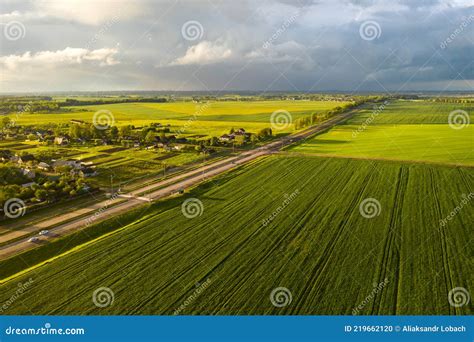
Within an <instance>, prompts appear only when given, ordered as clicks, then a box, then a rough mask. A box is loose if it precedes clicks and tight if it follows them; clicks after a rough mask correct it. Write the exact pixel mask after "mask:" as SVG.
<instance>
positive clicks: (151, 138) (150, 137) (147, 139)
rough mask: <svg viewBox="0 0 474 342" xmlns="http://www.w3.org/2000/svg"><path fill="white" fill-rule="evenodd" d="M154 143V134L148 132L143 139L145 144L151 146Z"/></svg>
mask: <svg viewBox="0 0 474 342" xmlns="http://www.w3.org/2000/svg"><path fill="white" fill-rule="evenodd" d="M154 141H155V134H154V133H153V132H152V131H148V133H147V134H146V137H145V142H146V143H148V144H151V143H153V142H154Z"/></svg>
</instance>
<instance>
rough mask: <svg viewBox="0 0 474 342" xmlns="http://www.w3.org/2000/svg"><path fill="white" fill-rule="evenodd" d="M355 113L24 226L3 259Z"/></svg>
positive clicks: (13, 235)
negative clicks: (40, 232) (35, 238)
mask: <svg viewBox="0 0 474 342" xmlns="http://www.w3.org/2000/svg"><path fill="white" fill-rule="evenodd" d="M354 113H355V110H353V111H351V112H348V113H345V114H341V115H338V116H336V117H334V118H333V119H330V120H328V121H326V122H324V123H323V124H321V125H319V126H316V127H311V128H308V129H306V130H303V131H301V132H298V133H295V134H292V135H289V136H286V137H283V138H280V139H278V140H276V141H274V142H272V143H269V144H267V145H265V146H262V147H258V148H256V149H253V150H249V151H245V152H242V153H241V154H240V155H238V156H235V157H230V158H226V159H223V160H220V161H217V162H215V163H212V164H208V165H205V166H202V167H199V168H197V169H194V170H192V171H189V172H185V173H182V174H180V175H177V176H174V177H171V178H169V179H166V180H164V181H161V182H157V183H155V184H151V185H148V186H145V187H143V188H140V189H136V190H134V191H132V192H130V193H128V194H124V195H125V196H122V197H116V198H112V199H109V200H106V201H101V202H99V203H96V204H94V205H91V206H90V207H87V208H81V209H77V210H74V211H71V212H68V213H64V214H60V215H58V216H55V217H53V218H51V219H48V220H45V221H42V222H40V223H38V224H36V225H32V226H28V227H24V228H22V229H19V230H15V231H12V232H11V233H7V234H4V235H1V236H0V243H4V242H8V241H10V240H12V239H18V240H16V241H14V242H12V243H10V244H5V245H3V246H2V247H0V259H4V258H7V257H10V256H12V255H15V254H18V253H20V252H23V251H25V250H28V249H31V248H34V247H37V246H39V245H41V244H44V243H47V240H50V239H54V238H57V237H60V236H64V235H67V234H70V233H72V232H74V231H77V230H80V229H83V228H85V227H87V226H88V225H90V224H91V223H96V222H99V221H103V220H105V219H107V218H111V217H113V216H115V215H119V214H122V213H124V212H125V211H127V210H130V209H133V208H137V207H139V206H141V205H143V204H144V203H145V202H146V201H144V200H143V197H146V198H147V199H149V200H150V201H153V200H157V199H160V198H164V197H167V196H170V195H172V194H174V193H177V192H178V191H179V190H181V189H186V188H189V187H190V186H193V185H196V184H199V183H201V182H202V181H204V180H206V179H209V178H212V177H215V176H217V175H220V174H222V173H224V172H226V171H229V170H231V169H233V168H235V167H237V166H239V165H242V164H245V163H248V162H250V161H252V160H255V159H257V158H259V157H262V156H265V155H269V154H272V153H274V152H276V151H278V150H280V149H281V148H282V147H285V146H287V145H290V144H292V143H295V142H298V141H300V140H302V139H305V138H307V137H309V136H311V135H313V134H316V133H321V132H323V131H325V130H327V129H329V128H331V127H333V126H334V125H336V124H338V123H341V122H342V121H345V120H347V119H348V118H350V117H351V116H352V115H354ZM136 197H142V198H136ZM86 214H87V215H86ZM65 221H67V223H62V222H65ZM39 229H48V230H49V235H48V236H41V237H39V241H38V242H29V241H28V240H29V239H28V238H24V239H19V238H20V237H21V236H23V235H28V234H31V233H34V232H37V231H38V230H39Z"/></svg>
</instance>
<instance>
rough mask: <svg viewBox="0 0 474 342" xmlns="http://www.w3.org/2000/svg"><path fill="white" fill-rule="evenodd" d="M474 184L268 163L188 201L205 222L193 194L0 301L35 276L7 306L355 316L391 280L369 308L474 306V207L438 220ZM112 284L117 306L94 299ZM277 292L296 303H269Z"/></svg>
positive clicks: (459, 173)
mask: <svg viewBox="0 0 474 342" xmlns="http://www.w3.org/2000/svg"><path fill="white" fill-rule="evenodd" d="M439 189H443V191H439ZM473 189H474V170H473V169H470V168H459V167H451V166H429V165H410V164H407V163H396V162H387V161H376V162H368V161H363V160H350V159H333V158H320V157H309V156H308V157H296V156H290V157H281V156H273V157H268V158H265V159H264V160H261V161H259V162H256V163H253V164H251V165H248V166H246V167H244V168H241V169H238V170H237V171H233V172H231V173H230V174H227V175H224V176H222V177H220V178H218V179H216V180H214V181H213V182H212V186H206V184H204V185H201V186H200V187H198V188H196V189H194V190H192V192H191V193H189V194H187V195H186V196H185V197H184V198H182V201H184V200H185V199H186V197H194V198H198V199H199V200H200V201H202V205H203V210H202V211H201V215H200V216H197V217H194V218H187V217H185V216H184V215H183V214H182V210H181V203H182V201H178V203H177V204H176V205H175V206H174V207H171V208H169V209H167V210H163V205H162V204H160V203H157V204H155V205H154V206H151V207H150V208H149V209H148V210H147V212H146V213H144V214H143V216H142V218H141V219H139V220H137V221H135V222H132V223H131V224H129V225H128V226H126V228H124V229H122V230H120V231H118V232H116V233H115V234H112V235H111V236H109V237H106V238H104V239H101V240H99V241H96V242H93V243H91V244H89V245H86V246H84V247H82V248H78V249H76V250H75V251H73V252H71V253H69V254H67V255H65V256H62V257H60V258H58V259H56V260H54V261H51V262H49V263H47V264H45V265H44V266H41V267H38V268H36V269H34V270H33V271H31V272H28V273H26V274H24V275H22V276H19V277H17V278H15V279H12V280H10V281H8V282H7V283H5V284H3V285H2V286H1V289H0V301H2V302H5V301H7V300H8V298H10V297H11V296H12V295H13V294H14V293H15V291H16V289H17V288H18V283H22V282H26V281H27V280H28V279H29V278H31V279H32V280H33V283H32V285H31V286H30V287H29V288H28V290H27V291H25V292H24V293H23V294H22V297H21V300H18V301H15V302H14V303H12V305H10V307H8V309H7V310H6V311H5V312H4V313H5V314H173V313H174V312H175V310H176V309H177V308H178V307H180V306H181V305H182V304H183V303H185V302H186V303H187V304H186V305H185V307H184V308H183V309H182V310H181V311H180V312H179V313H180V314H351V313H352V310H353V308H355V307H356V306H358V305H360V304H361V303H362V302H364V300H365V299H366V298H367V296H368V295H369V294H371V292H372V291H373V289H374V287H375V286H377V284H380V283H382V282H383V283H384V284H385V285H384V287H383V289H382V290H381V291H380V292H378V293H377V295H376V296H375V297H374V298H373V299H372V300H369V301H367V302H366V303H365V304H364V306H363V308H362V309H360V311H359V312H358V314H361V315H366V314H405V315H412V314H425V315H428V314H429V315H432V314H472V312H473V304H472V302H471V303H469V304H468V305H465V306H463V307H460V308H455V307H452V306H450V305H449V302H448V292H449V291H450V290H451V289H452V288H453V287H455V286H462V287H465V288H472V286H473V285H474V284H473V280H474V279H473V277H472V272H471V271H470V270H471V268H472V255H469V253H465V252H464V251H466V250H467V249H466V248H467V244H468V242H469V239H470V230H469V228H470V225H471V223H472V222H473V220H474V212H473V211H472V210H467V209H466V210H463V211H462V212H460V213H459V214H458V215H456V216H455V217H453V219H452V220H451V221H449V222H448V224H447V225H446V227H441V226H440V220H442V219H443V218H445V217H446V216H447V215H449V213H450V212H451V211H452V210H453V208H454V207H456V206H457V205H458V204H459V202H460V201H461V200H462V194H466V193H469V192H472V191H473ZM366 198H374V199H376V200H377V201H378V202H379V204H380V206H379V208H378V210H377V212H376V213H377V215H375V216H373V217H371V218H368V217H364V216H363V215H362V214H361V211H360V206H361V203H362V201H363V200H364V199H366ZM175 200H178V199H175ZM275 213H277V214H275ZM270 218H271V219H270ZM264 222H265V223H264ZM200 284H206V287H205V288H204V289H203V288H202V287H201V290H202V291H201V292H200V293H199V295H197V296H196V295H194V297H193V299H192V300H189V298H190V296H192V295H193V294H195V293H196V288H197V287H199V286H201V285H200ZM102 286H106V287H109V288H110V289H111V290H112V291H113V292H114V302H113V305H111V306H108V307H106V308H98V307H96V306H95V305H94V304H93V302H92V300H91V296H92V293H93V292H94V290H96V289H97V288H99V287H102ZM277 287H286V288H287V289H288V290H289V291H290V292H291V296H292V301H291V303H289V305H287V306H285V307H275V306H274V305H272V303H271V300H270V295H271V292H272V291H273V289H275V288H277Z"/></svg>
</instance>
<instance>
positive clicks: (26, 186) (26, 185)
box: [21, 182, 36, 188]
mask: <svg viewBox="0 0 474 342" xmlns="http://www.w3.org/2000/svg"><path fill="white" fill-rule="evenodd" d="M33 185H36V182H29V183H25V184H22V185H21V186H22V187H23V188H31V187H32V186H33Z"/></svg>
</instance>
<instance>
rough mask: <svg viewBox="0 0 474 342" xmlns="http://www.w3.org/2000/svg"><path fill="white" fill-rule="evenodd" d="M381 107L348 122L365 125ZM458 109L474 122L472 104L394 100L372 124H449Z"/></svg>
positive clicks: (364, 112)
mask: <svg viewBox="0 0 474 342" xmlns="http://www.w3.org/2000/svg"><path fill="white" fill-rule="evenodd" d="M379 106H380V104H378V105H376V106H374V108H372V109H364V110H361V111H360V113H359V114H358V115H357V116H356V117H354V118H353V119H351V120H349V121H348V124H351V125H360V124H363V123H364V122H365V121H366V120H367V119H368V118H369V117H370V116H371V114H372V113H373V112H374V110H376V109H377V107H379ZM458 109H461V110H464V111H466V112H468V113H469V114H470V118H471V122H474V104H472V103H470V104H469V103H443V102H432V101H424V100H412V101H408V100H392V101H390V103H389V104H388V105H386V106H385V108H384V109H383V110H381V111H380V112H379V114H378V115H376V116H375V118H374V120H373V121H372V124H375V125H383V124H447V123H448V116H449V113H451V112H452V111H454V110H458Z"/></svg>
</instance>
